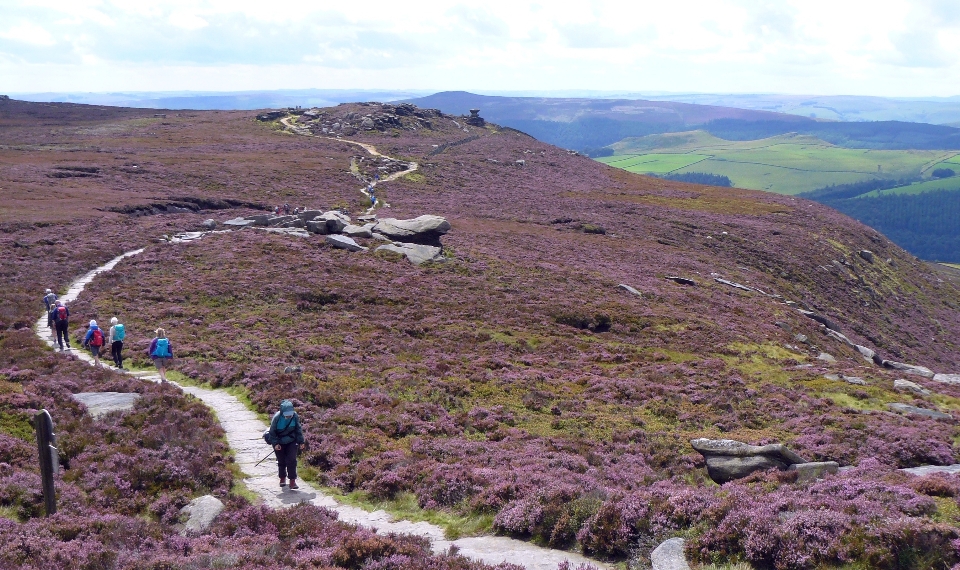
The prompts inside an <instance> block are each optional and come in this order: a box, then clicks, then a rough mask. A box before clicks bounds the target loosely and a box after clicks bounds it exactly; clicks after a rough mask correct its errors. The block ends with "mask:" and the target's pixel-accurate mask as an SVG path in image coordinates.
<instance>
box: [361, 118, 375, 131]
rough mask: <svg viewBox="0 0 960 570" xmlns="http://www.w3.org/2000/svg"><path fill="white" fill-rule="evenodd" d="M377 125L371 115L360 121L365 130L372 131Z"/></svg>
mask: <svg viewBox="0 0 960 570" xmlns="http://www.w3.org/2000/svg"><path fill="white" fill-rule="evenodd" d="M375 126H376V125H375V124H374V122H373V119H371V118H370V117H364V119H363V120H362V121H360V128H361V129H363V130H365V131H372V130H373V129H374V127H375Z"/></svg>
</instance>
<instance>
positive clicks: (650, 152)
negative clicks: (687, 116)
mask: <svg viewBox="0 0 960 570" xmlns="http://www.w3.org/2000/svg"><path fill="white" fill-rule="evenodd" d="M610 146H611V148H613V149H614V156H609V157H603V158H599V159H597V160H599V161H600V162H603V163H605V164H609V165H611V166H615V167H617V168H623V169H625V170H629V171H630V172H636V173H649V174H667V173H683V172H707V173H710V174H718V175H724V176H727V177H729V178H730V180H731V181H732V182H733V185H734V186H736V187H739V188H751V189H755V190H767V191H771V192H777V193H779V194H791V195H792V194H799V193H802V192H808V191H811V190H814V189H817V188H821V187H824V186H829V185H834V184H850V183H855V182H860V181H863V180H871V179H881V178H883V179H889V178H893V179H901V178H912V177H918V176H923V175H927V176H929V172H930V171H931V170H932V169H933V168H934V167H940V165H941V164H946V165H950V164H954V163H952V162H950V161H951V160H954V159H955V157H956V155H957V153H956V152H954V151H916V150H866V149H850V148H842V147H838V146H834V145H831V144H829V143H827V142H825V141H822V140H820V139H817V138H815V137H811V136H805V135H789V134H788V135H781V136H776V137H772V138H767V139H762V140H756V141H727V140H723V139H720V138H717V137H714V136H712V135H710V134H709V133H707V132H705V131H692V132H687V133H670V134H663V135H650V136H647V137H639V138H627V139H624V140H622V141H620V142H618V143H615V144H613V145H610Z"/></svg>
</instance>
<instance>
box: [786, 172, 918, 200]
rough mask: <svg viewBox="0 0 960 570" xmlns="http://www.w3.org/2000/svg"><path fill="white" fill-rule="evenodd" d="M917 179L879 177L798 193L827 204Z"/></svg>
mask: <svg viewBox="0 0 960 570" xmlns="http://www.w3.org/2000/svg"><path fill="white" fill-rule="evenodd" d="M917 180H919V178H900V179H893V178H878V179H872V180H863V181H861V182H853V183H851V184H831V185H830V186H824V187H823V188H817V189H816V190H811V191H809V192H804V193H802V194H797V196H800V197H801V198H809V199H810V200H816V201H817V202H822V203H824V204H826V203H827V201H830V200H842V199H844V198H853V197H856V196H859V195H861V194H866V193H867V192H873V191H874V190H887V189H889V188H897V187H898V186H906V185H908V184H912V183H913V182H916V181H917Z"/></svg>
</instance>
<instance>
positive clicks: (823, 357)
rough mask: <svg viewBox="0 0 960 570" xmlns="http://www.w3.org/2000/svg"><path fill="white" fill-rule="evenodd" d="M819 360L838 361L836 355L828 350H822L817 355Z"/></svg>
mask: <svg viewBox="0 0 960 570" xmlns="http://www.w3.org/2000/svg"><path fill="white" fill-rule="evenodd" d="M817 360H822V361H824V362H836V361H837V359H836V357H834V356H833V355H832V354H830V353H828V352H821V353H820V354H819V355H818V356H817Z"/></svg>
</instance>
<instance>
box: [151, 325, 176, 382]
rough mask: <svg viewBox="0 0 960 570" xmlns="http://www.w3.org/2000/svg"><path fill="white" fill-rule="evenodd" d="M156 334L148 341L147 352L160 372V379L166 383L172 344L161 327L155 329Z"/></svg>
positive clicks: (171, 361) (171, 356) (170, 361)
mask: <svg viewBox="0 0 960 570" xmlns="http://www.w3.org/2000/svg"><path fill="white" fill-rule="evenodd" d="M156 335H157V336H155V337H153V340H152V341H150V349H149V350H148V351H147V354H149V355H150V358H152V359H153V364H154V366H156V367H157V370H158V371H159V372H160V381H161V382H163V383H164V384H166V383H167V367H168V366H170V364H172V363H173V346H172V345H171V344H170V340H169V339H168V338H167V332H166V331H165V330H163V329H157V330H156Z"/></svg>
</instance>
